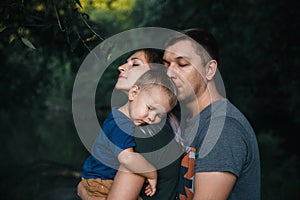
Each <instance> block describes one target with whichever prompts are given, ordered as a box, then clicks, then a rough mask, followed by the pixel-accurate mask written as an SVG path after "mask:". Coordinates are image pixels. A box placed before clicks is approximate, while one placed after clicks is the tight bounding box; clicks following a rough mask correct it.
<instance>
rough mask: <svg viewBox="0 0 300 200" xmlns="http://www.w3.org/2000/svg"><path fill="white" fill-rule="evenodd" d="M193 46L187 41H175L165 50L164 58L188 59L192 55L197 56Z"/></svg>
mask: <svg viewBox="0 0 300 200" xmlns="http://www.w3.org/2000/svg"><path fill="white" fill-rule="evenodd" d="M194 46H195V45H193V43H192V42H191V41H189V40H181V41H177V42H175V43H174V44H172V45H170V46H168V47H167V48H166V49H165V54H164V56H166V55H168V56H172V57H182V58H190V57H192V56H193V55H197V53H196V50H195V48H194Z"/></svg>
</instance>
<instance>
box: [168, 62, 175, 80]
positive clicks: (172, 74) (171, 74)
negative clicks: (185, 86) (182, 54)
mask: <svg viewBox="0 0 300 200" xmlns="http://www.w3.org/2000/svg"><path fill="white" fill-rule="evenodd" d="M167 75H168V76H169V77H170V78H174V77H175V75H176V71H175V67H174V65H172V64H171V65H170V66H169V67H168V70H167Z"/></svg>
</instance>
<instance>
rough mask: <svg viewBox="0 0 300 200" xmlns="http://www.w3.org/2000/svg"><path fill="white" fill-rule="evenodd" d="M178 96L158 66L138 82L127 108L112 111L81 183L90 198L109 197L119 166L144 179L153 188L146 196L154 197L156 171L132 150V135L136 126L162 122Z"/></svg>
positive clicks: (84, 171)
mask: <svg viewBox="0 0 300 200" xmlns="http://www.w3.org/2000/svg"><path fill="white" fill-rule="evenodd" d="M176 95H177V89H176V86H175V84H174V83H173V81H172V80H171V79H170V78H169V77H168V76H167V75H166V71H165V69H164V68H162V67H159V68H157V69H156V68H155V69H151V70H149V71H147V72H146V73H144V74H143V75H142V76H141V77H140V78H139V79H138V80H137V81H136V83H135V84H134V86H133V87H132V88H131V89H130V90H129V94H128V101H127V103H126V104H125V105H123V106H121V107H120V108H113V109H112V111H111V113H110V114H109V116H108V117H107V118H106V120H105V121H104V124H103V126H102V130H101V132H100V134H99V135H98V137H97V139H96V141H95V143H94V145H93V148H92V155H91V156H89V157H88V159H87V160H86V162H85V164H84V167H83V173H82V183H83V185H84V187H85V188H86V189H87V191H88V193H89V195H90V196H96V197H102V198H103V199H105V198H106V196H107V194H108V192H109V190H110V187H111V185H112V182H113V179H114V177H115V175H116V172H117V170H118V168H119V166H120V164H122V166H124V167H125V168H126V170H128V171H131V172H133V173H137V174H139V175H142V176H144V177H145V178H146V179H147V182H148V183H149V186H150V187H149V188H150V189H149V190H147V191H146V193H147V195H149V196H153V195H154V194H155V191H156V182H157V173H156V169H155V168H154V167H153V166H152V165H151V164H150V163H149V162H147V161H146V160H145V159H144V158H143V156H141V155H140V154H138V153H135V152H134V151H133V147H135V142H134V139H133V137H132V133H133V130H134V126H135V125H147V124H158V123H160V122H161V120H162V118H164V117H165V114H166V113H167V112H169V111H170V110H171V109H172V108H173V107H174V106H175V105H176V103H177V97H176ZM128 184H130V183H128ZM97 199H99V198H97Z"/></svg>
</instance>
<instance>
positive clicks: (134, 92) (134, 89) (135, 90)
mask: <svg viewBox="0 0 300 200" xmlns="http://www.w3.org/2000/svg"><path fill="white" fill-rule="evenodd" d="M139 91H140V89H139V87H138V86H136V85H134V86H132V87H131V88H130V90H129V93H128V100H129V101H132V100H133V99H134V98H135V97H136V96H137V94H138V93H139Z"/></svg>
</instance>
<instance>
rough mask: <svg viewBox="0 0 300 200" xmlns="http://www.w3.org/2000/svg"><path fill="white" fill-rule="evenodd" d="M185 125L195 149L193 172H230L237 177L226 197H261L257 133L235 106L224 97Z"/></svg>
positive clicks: (186, 133)
mask: <svg viewBox="0 0 300 200" xmlns="http://www.w3.org/2000/svg"><path fill="white" fill-rule="evenodd" d="M186 127H187V128H186V129H185V131H184V132H185V135H189V138H187V143H189V142H188V140H189V141H192V142H190V146H191V147H194V148H196V158H195V173H197V172H223V171H226V172H231V173H233V174H234V175H235V176H236V177H237V180H236V183H235V185H234V187H233V189H232V192H231V194H230V196H229V198H228V199H239V200H240V199H251V200H256V199H260V158H259V150H258V145H257V140H256V136H255V133H254V131H253V129H252V127H251V125H250V124H249V122H248V120H247V119H246V118H245V116H244V115H243V114H242V113H241V112H240V111H239V110H238V109H237V108H236V107H235V106H234V105H232V104H231V103H230V102H229V101H228V100H227V99H221V100H219V101H216V102H214V103H212V104H211V105H210V106H208V107H207V108H205V109H204V110H203V111H202V112H201V113H200V114H199V115H198V116H196V117H194V118H193V119H192V120H191V121H189V122H188V126H186ZM194 136H195V137H194Z"/></svg>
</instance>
